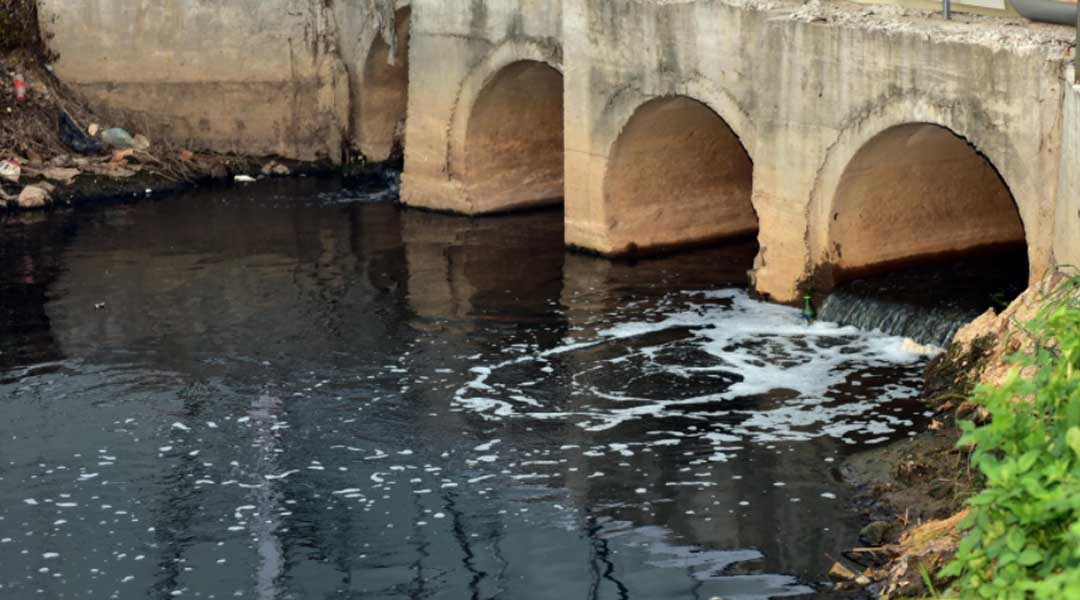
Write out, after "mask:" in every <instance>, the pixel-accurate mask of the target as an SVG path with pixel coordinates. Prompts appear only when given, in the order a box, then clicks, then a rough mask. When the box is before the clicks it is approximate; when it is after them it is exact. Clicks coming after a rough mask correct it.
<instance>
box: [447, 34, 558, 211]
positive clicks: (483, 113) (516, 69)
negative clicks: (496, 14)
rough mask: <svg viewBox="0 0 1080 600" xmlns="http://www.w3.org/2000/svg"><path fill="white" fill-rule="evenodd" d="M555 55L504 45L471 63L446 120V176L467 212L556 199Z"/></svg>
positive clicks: (528, 45)
mask: <svg viewBox="0 0 1080 600" xmlns="http://www.w3.org/2000/svg"><path fill="white" fill-rule="evenodd" d="M561 68H562V66H561V62H560V60H559V52H558V50H557V49H556V48H554V47H548V46H547V45H541V44H539V43H535V42H517V41H515V42H507V43H504V44H502V45H500V46H498V47H497V48H495V49H494V50H493V51H492V52H491V53H490V54H489V55H488V57H487V58H486V59H485V60H484V61H483V62H481V63H480V64H479V65H477V66H476V67H475V68H473V70H472V72H471V73H470V75H469V76H468V77H467V78H466V79H465V81H464V82H463V84H462V87H461V91H460V92H459V94H458V98H457V102H456V104H455V107H454V112H453V116H452V118H451V123H450V135H449V140H448V143H449V148H448V152H447V169H446V170H447V173H448V175H449V178H450V180H451V181H452V182H453V184H454V185H455V186H456V187H457V188H458V189H459V190H460V191H461V193H462V194H463V195H464V197H465V199H466V204H467V207H468V208H467V210H466V211H465V212H468V213H469V214H473V215H477V214H490V213H499V212H506V211H510V210H515V209H520V208H528V207H535V206H542V205H550V204H559V203H561V202H562V197H563V169H564V166H563V165H564V158H563V151H564V145H563V131H564V122H563V76H562V70H561Z"/></svg>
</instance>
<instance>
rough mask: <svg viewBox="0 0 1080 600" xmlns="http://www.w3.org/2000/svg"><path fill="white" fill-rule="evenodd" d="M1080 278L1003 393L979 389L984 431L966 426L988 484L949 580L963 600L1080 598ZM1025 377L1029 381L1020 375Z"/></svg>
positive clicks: (1046, 315) (1042, 319) (974, 505)
mask: <svg viewBox="0 0 1080 600" xmlns="http://www.w3.org/2000/svg"><path fill="white" fill-rule="evenodd" d="M1078 289H1080V278H1073V279H1070V280H1069V281H1067V282H1066V283H1065V284H1064V285H1062V286H1061V287H1060V288H1058V289H1057V290H1056V291H1055V292H1054V293H1053V294H1052V297H1051V299H1050V301H1049V302H1048V304H1047V305H1046V307H1045V308H1044V309H1043V310H1042V311H1041V312H1040V313H1039V315H1038V316H1037V317H1036V318H1035V319H1034V320H1033V321H1032V322H1031V323H1030V324H1029V326H1028V329H1029V333H1030V335H1031V336H1032V338H1033V340H1034V341H1035V344H1034V346H1033V348H1032V350H1031V351H1030V352H1024V353H1020V354H1017V355H1015V356H1013V357H1012V359H1011V360H1012V361H1014V362H1015V363H1016V365H1017V366H1018V367H1019V369H1013V371H1012V372H1011V373H1010V375H1009V377H1008V378H1007V380H1006V381H1005V382H1004V383H1003V384H1001V385H999V386H979V387H978V388H976V390H975V393H974V400H975V401H976V402H978V403H979V404H980V405H981V406H983V407H985V408H986V410H987V411H988V412H989V414H990V417H991V418H990V420H989V421H988V422H987V423H986V424H984V425H981V426H979V425H976V424H974V423H972V422H963V423H961V429H962V431H963V432H964V435H963V437H962V438H961V440H960V444H961V445H963V446H972V447H973V453H972V464H973V465H974V466H975V467H976V468H978V469H979V471H981V472H982V473H983V475H985V476H986V489H984V490H983V491H982V492H981V493H979V494H978V495H977V496H975V497H974V498H972V499H971V500H970V501H969V505H970V506H971V514H970V516H969V517H968V518H967V519H965V521H964V522H963V523H962V524H961V526H962V527H963V528H965V529H967V530H968V533H967V535H966V537H965V538H964V539H963V541H962V542H961V543H960V546H959V549H958V551H957V555H956V558H955V560H954V561H953V562H952V563H950V564H948V565H947V566H946V567H945V568H944V569H943V570H942V572H941V576H942V577H947V578H957V580H956V583H955V584H954V591H955V592H956V593H958V594H959V595H960V597H963V598H1005V599H1012V598H1025V599H1026V598H1080V295H1078V294H1077V293H1076V291H1077V290H1078ZM1021 370H1022V371H1023V373H1024V376H1023V377H1022V376H1020V371H1021Z"/></svg>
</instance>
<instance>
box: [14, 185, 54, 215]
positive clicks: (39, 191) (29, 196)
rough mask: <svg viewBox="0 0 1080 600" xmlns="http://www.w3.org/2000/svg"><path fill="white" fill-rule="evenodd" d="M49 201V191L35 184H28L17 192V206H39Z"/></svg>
mask: <svg viewBox="0 0 1080 600" xmlns="http://www.w3.org/2000/svg"><path fill="white" fill-rule="evenodd" d="M48 203H49V192H47V191H45V189H43V188H41V187H38V186H37V185H28V186H26V187H24V188H23V189H22V191H21V192H19V199H18V204H19V208H27V209H29V208H41V207H43V206H45V205H46V204H48Z"/></svg>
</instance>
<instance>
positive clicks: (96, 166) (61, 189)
mask: <svg viewBox="0 0 1080 600" xmlns="http://www.w3.org/2000/svg"><path fill="white" fill-rule="evenodd" d="M139 120H140V118H139V116H138V115H131V114H125V113H122V112H118V111H111V110H101V109H95V108H91V107H90V106H89V105H88V104H87V103H86V102H84V101H83V99H82V98H81V97H80V96H79V95H78V94H77V93H75V92H74V91H72V90H71V89H70V88H68V87H67V86H65V85H64V84H63V82H61V81H60V80H59V79H57V78H56V77H55V76H54V75H53V74H52V72H51V70H50V69H49V67H48V56H47V55H46V54H45V53H44V51H41V50H38V49H34V48H25V47H24V48H19V49H15V50H10V51H7V52H3V53H0V211H2V210H39V209H43V208H46V207H49V206H70V205H75V204H82V203H92V202H101V201H107V200H115V199H130V198H136V197H145V196H153V195H160V194H163V193H172V192H176V191H180V190H184V189H189V188H191V187H194V186H197V185H200V184H207V183H210V182H215V181H227V180H231V179H233V178H235V177H237V176H247V177H280V176H288V175H299V174H315V173H325V172H329V171H332V170H335V169H336V168H338V167H336V166H335V165H334V164H332V163H331V162H329V161H318V162H300V161H294V160H286V159H282V158H280V157H275V156H244V155H235V154H222V153H216V152H207V151H202V150H199V149H198V148H197V147H194V146H192V147H186V146H185V145H184V144H178V143H175V142H169V141H162V140H151V139H148V138H147V137H146V136H143V135H140V134H139V133H138V132H139V129H140V128H139V126H138V123H139Z"/></svg>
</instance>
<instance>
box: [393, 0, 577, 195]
mask: <svg viewBox="0 0 1080 600" xmlns="http://www.w3.org/2000/svg"><path fill="white" fill-rule="evenodd" d="M561 37H562V13H561V2H560V1H559V0H498V1H496V0H437V1H436V0H429V1H424V2H415V3H414V5H413V19H412V35H411V39H410V44H411V46H410V50H409V53H410V61H411V67H410V79H409V85H410V89H411V90H412V93H410V94H409V120H408V125H407V131H406V140H407V142H408V143H407V145H406V149H405V174H404V177H403V178H402V199H403V200H404V201H405V202H406V203H408V204H413V205H419V206H424V207H427V208H434V209H441V210H452V211H456V212H461V213H467V214H478V213H485V212H492V211H498V210H504V209H507V208H515V207H521V206H526V205H529V204H533V203H543V202H547V201H550V200H551V198H544V197H537V196H549V195H550V192H549V191H548V190H549V189H550V187H551V186H550V181H549V180H550V173H549V175H548V176H546V177H545V178H544V179H545V181H541V182H539V185H536V186H535V188H536V189H539V190H540V192H538V193H536V194H531V193H526V194H521V193H511V194H505V195H504V196H505V198H506V199H507V200H508V201H509V203H508V204H506V205H505V206H492V205H491V203H490V202H489V201H488V200H487V199H488V198H489V196H487V195H483V194H477V193H475V190H470V185H469V184H468V182H467V173H468V161H469V157H468V154H469V148H468V140H469V132H470V127H473V129H474V131H475V129H476V128H475V127H474V126H473V125H472V124H471V121H472V117H473V112H474V108H475V107H476V106H477V104H478V102H479V103H481V104H482V98H483V96H484V93H485V91H487V90H488V89H489V88H490V86H489V84H491V83H492V82H493V81H495V80H496V78H497V77H498V75H499V74H500V73H501V72H503V70H504V69H505V68H507V67H509V66H511V65H513V64H515V63H519V62H521V61H531V62H535V63H541V64H543V65H547V66H549V67H551V68H552V69H555V70H557V71H561V70H562V46H561V43H560V39H561ZM535 73H536V72H535V71H528V72H527V73H524V75H525V76H526V77H529V76H531V75H530V74H535ZM537 81H540V82H542V83H543V84H544V85H545V86H550V85H551V81H552V79H551V78H550V77H548V78H543V77H538V78H537ZM550 92H551V90H550V87H546V88H545V89H537V90H536V94H538V95H542V96H543V97H544V98H550V96H551V94H550ZM509 95H510V96H513V95H514V94H513V93H511V94H509ZM533 104H534V105H535V106H537V107H539V108H540V113H539V114H540V115H541V116H540V118H544V117H543V115H547V114H550V113H551V112H552V111H551V103H550V102H536V103H533ZM560 109H561V107H560ZM502 116H503V117H505V118H511V117H513V118H514V119H515V120H519V121H520V122H521V123H528V122H529V121H530V120H532V119H533V117H534V116H535V115H534V114H531V113H522V112H521V111H518V112H517V113H514V112H513V110H512V108H510V109H508V110H507V112H506V113H503V115H502ZM516 122H517V121H512V122H510V123H508V124H507V125H504V131H507V132H512V131H513V130H515V129H517V127H516ZM481 129H483V127H481ZM531 130H532V131H534V132H535V131H536V129H535V128H532V129H531ZM514 139H515V138H513V137H509V138H507V141H508V142H511V143H512V142H513V140H514ZM519 139H521V140H522V144H521V146H519V147H504V148H502V152H503V153H517V154H522V153H526V154H525V155H527V153H528V152H529V151H530V149H532V148H533V147H534V146H535V144H533V143H531V142H535V141H536V140H535V138H534V137H533V136H526V137H523V138H519ZM539 145H540V146H544V145H545V144H544V143H543V140H540V144H539ZM549 171H550V170H549ZM507 185H510V183H509V182H508V183H507ZM484 189H486V190H488V192H490V191H491V190H490V186H487V187H485V188H484Z"/></svg>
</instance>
